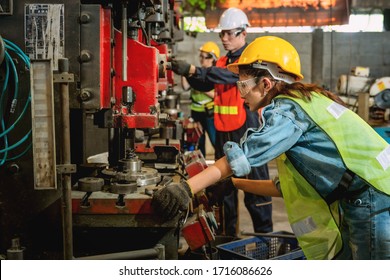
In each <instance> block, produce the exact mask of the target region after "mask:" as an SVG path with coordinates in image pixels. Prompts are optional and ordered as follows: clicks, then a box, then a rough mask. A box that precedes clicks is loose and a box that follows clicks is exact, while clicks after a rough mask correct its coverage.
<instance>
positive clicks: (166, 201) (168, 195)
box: [152, 181, 193, 220]
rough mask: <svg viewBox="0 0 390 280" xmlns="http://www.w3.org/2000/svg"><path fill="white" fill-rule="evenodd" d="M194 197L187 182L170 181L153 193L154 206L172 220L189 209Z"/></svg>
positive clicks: (155, 209)
mask: <svg viewBox="0 0 390 280" xmlns="http://www.w3.org/2000/svg"><path fill="white" fill-rule="evenodd" d="M192 197H193V194H192V191H191V188H190V186H189V185H188V183H187V182H185V181H184V182H181V183H180V184H177V183H170V184H169V185H167V186H166V187H164V188H162V189H159V190H158V191H156V192H155V193H154V194H153V199H152V207H153V209H154V211H155V212H156V213H159V214H160V215H161V216H162V217H163V218H164V219H165V220H171V219H173V218H175V217H176V216H177V215H178V214H180V213H181V212H183V211H186V210H187V209H188V206H189V203H190V201H191V199H192Z"/></svg>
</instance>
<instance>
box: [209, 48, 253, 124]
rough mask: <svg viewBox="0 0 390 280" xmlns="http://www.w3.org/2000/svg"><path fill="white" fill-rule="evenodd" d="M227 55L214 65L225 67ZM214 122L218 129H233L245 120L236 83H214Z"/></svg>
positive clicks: (242, 102) (242, 104)
mask: <svg viewBox="0 0 390 280" xmlns="http://www.w3.org/2000/svg"><path fill="white" fill-rule="evenodd" d="M227 59H228V58H227V57H226V56H223V57H221V58H220V59H219V60H218V61H217V64H216V66H217V67H220V68H226V63H227ZM214 88H215V96H214V124H215V128H216V130H218V131H233V130H236V129H239V128H240V127H242V126H243V125H244V123H245V121H246V111H245V108H244V99H242V98H241V96H240V93H239V92H238V89H237V86H236V84H215V86H214Z"/></svg>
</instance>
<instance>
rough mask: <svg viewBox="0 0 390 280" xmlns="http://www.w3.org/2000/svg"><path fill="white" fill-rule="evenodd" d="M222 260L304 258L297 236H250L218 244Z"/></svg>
mask: <svg viewBox="0 0 390 280" xmlns="http://www.w3.org/2000/svg"><path fill="white" fill-rule="evenodd" d="M217 248H218V251H219V257H220V259H222V260H268V259H269V260H303V259H305V255H304V254H303V251H302V250H301V249H300V248H299V246H298V241H297V239H296V238H294V237H292V238H284V237H259V236H255V237H250V238H245V239H240V240H237V241H232V242H228V243H225V244H221V245H218V246H217Z"/></svg>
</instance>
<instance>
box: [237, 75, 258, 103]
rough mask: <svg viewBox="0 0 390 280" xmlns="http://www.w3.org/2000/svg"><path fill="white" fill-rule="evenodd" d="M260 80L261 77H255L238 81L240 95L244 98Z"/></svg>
mask: <svg viewBox="0 0 390 280" xmlns="http://www.w3.org/2000/svg"><path fill="white" fill-rule="evenodd" d="M258 82H259V77H254V78H251V79H248V80H244V81H237V88H238V90H239V91H240V96H241V97H242V98H244V97H245V96H246V95H247V94H248V93H249V92H250V91H251V90H252V89H253V88H254V87H255V86H256V85H257V83H258Z"/></svg>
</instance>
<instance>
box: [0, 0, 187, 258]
mask: <svg viewBox="0 0 390 280" xmlns="http://www.w3.org/2000/svg"><path fill="white" fill-rule="evenodd" d="M0 3H1V9H0V26H1V29H0V35H1V38H2V39H1V40H0V42H2V45H1V46H2V48H0V50H1V52H2V53H3V57H2V61H1V62H0V63H1V65H0V66H1V67H0V86H1V87H2V88H3V90H2V97H1V103H0V109H1V110H0V112H1V116H2V124H1V125H2V130H1V132H2V134H1V136H2V138H1V139H0V144H1V145H2V149H1V154H0V156H1V157H2V161H1V165H0V185H1V188H0V227H1V230H0V254H1V255H2V256H5V258H19V259H20V258H26V259H107V258H109V259H135V258H140V259H144V258H165V259H176V258H177V257H178V256H177V250H178V235H179V234H178V229H179V228H180V223H181V220H180V217H178V218H177V219H174V220H172V221H162V220H161V219H159V216H158V213H153V209H152V207H151V204H150V202H151V196H152V194H153V192H154V191H155V190H156V189H157V188H159V187H163V186H164V185H165V184H167V183H169V182H171V181H172V180H174V179H175V175H178V174H179V177H184V175H183V174H180V172H178V170H179V171H180V168H178V166H179V162H180V153H181V152H182V137H183V125H182V123H181V122H180V120H179V119H178V118H177V114H178V110H177V109H176V108H172V107H170V106H167V101H169V100H171V99H174V98H171V96H173V95H175V92H174V90H173V86H174V79H173V73H172V71H170V70H169V59H170V57H172V56H174V52H175V43H176V42H178V41H181V40H183V31H182V30H181V26H180V25H181V17H180V13H179V12H178V8H179V5H180V1H178V0H135V1H127V0H121V1H114V0H81V1H79V0H68V1H60V0H58V1H55V0H54V1H53V0H51V1H48V0H42V1H37V2H36V3H35V1H12V0H8V1H1V2H0ZM18 94H19V95H18ZM17 95H18V96H17ZM15 100H17V102H16V101H15ZM172 109H174V110H172ZM19 120H21V121H19ZM9 127H12V128H14V129H13V130H12V132H11V130H10V129H9ZM20 139H22V140H23V141H22V140H20ZM12 143H16V144H12ZM95 155H104V156H103V157H100V160H98V161H89V160H88V159H90V158H93V157H94V156H95ZM95 158H96V157H95Z"/></svg>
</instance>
